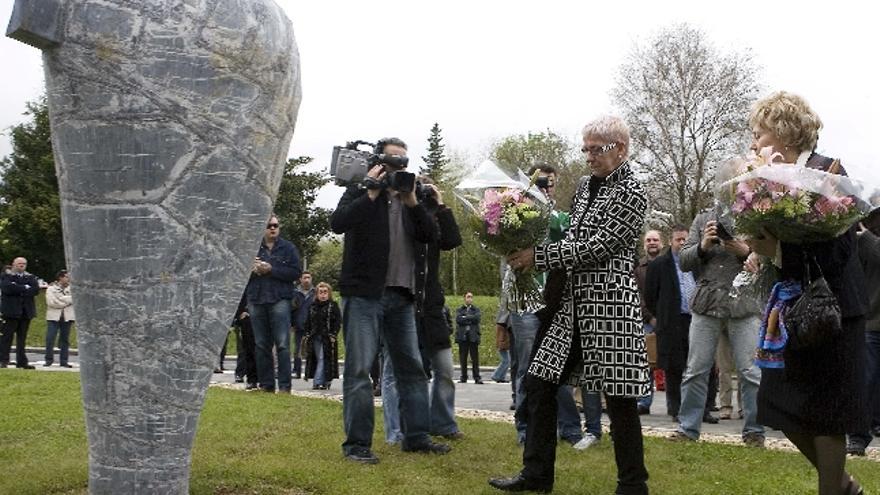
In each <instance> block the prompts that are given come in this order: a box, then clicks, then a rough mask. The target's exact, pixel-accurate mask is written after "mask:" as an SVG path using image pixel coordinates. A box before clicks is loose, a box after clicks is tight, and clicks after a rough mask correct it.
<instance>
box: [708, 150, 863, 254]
mask: <svg viewBox="0 0 880 495" xmlns="http://www.w3.org/2000/svg"><path fill="white" fill-rule="evenodd" d="M778 156H780V155H779V154H778V153H772V150H771V148H764V149H762V150H761V152H760V153H759V154H758V156H756V157H753V158H752V159H750V160H748V161H744V160H733V161H730V162H728V163H727V164H726V165H724V166H723V167H722V169H721V170H719V177H721V176H723V175H725V174H727V175H728V176H732V175H735V176H734V177H732V178H730V179H728V180H724V181H721V180H719V182H721V185H720V186H719V190H718V195H717V197H718V205H716V213H717V214H718V216H719V218H720V219H721V218H731V219H732V221H733V222H732V223H733V228H734V229H735V231H736V233H737V234H738V235H745V236H750V237H761V236H762V235H763V234H764V231H765V230H766V231H767V232H769V233H770V234H771V235H773V236H774V237H776V238H777V239H779V240H780V241H782V242H788V243H794V244H803V243H809V242H821V241H827V240H829V239H832V238H834V237H837V236H839V235H840V234H842V233H844V232H846V230H847V229H849V228H850V226H852V225H853V224H854V223H856V222H858V221H859V220H861V219H862V218H863V217H864V216H865V215H866V214H867V213H869V212H870V211H871V210H872V209H874V208H877V207H878V206H880V191H878V190H877V189H876V188H872V187H868V186H866V185H865V184H863V183H862V182H860V181H858V180H855V179H853V178H850V177H844V176H842V175H837V174H836V173H835V172H837V171H838V170H839V168H840V165H839V163H838V162H837V161H836V160H835V161H834V163H833V164H832V165H831V167H830V168H829V171H828V172H823V171H820V170H815V169H810V168H806V167H804V166H803V164H801V163H797V164H792V163H773V160H774V159H775V158H777V157H778ZM799 162H800V160H799ZM720 221H721V223H722V225H725V226H727V223H726V222H724V221H723V220H720ZM731 233H732V232H731Z"/></svg>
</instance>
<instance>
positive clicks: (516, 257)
mask: <svg viewBox="0 0 880 495" xmlns="http://www.w3.org/2000/svg"><path fill="white" fill-rule="evenodd" d="M507 264H508V265H510V267H511V268H513V269H514V270H516V271H518V272H523V271H525V270H528V269H529V268H531V267H533V266H535V248H528V249H523V250H522V251H517V252H515V253H513V254H511V255H509V256H508V257H507Z"/></svg>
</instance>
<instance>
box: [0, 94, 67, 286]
mask: <svg viewBox="0 0 880 495" xmlns="http://www.w3.org/2000/svg"><path fill="white" fill-rule="evenodd" d="M25 115H28V116H30V118H31V120H30V122H25V123H22V124H19V125H17V126H15V127H13V128H12V154H11V155H9V156H7V157H5V158H3V160H0V224H2V225H3V229H2V233H0V235H2V237H3V238H2V240H0V260H2V261H3V263H4V264H5V263H10V262H11V261H12V259H13V258H15V257H18V256H23V257H25V258H27V260H28V271H29V272H31V273H34V274H35V275H37V276H39V277H42V278H44V279H47V280H51V279H52V278H53V277H54V276H55V273H56V272H57V271H58V270H60V269H62V268H64V266H65V262H64V241H63V237H62V233H61V203H60V200H59V196H58V179H57V177H56V175H55V159H54V155H53V154H52V141H51V139H50V130H49V110H48V107H47V106H46V100H45V98H43V99H41V100H40V101H37V102H31V103H28V104H27V112H25Z"/></svg>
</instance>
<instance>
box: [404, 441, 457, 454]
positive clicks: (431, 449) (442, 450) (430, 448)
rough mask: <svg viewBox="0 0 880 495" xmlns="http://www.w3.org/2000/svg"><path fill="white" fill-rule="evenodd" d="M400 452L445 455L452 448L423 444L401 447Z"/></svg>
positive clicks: (436, 444) (443, 444)
mask: <svg viewBox="0 0 880 495" xmlns="http://www.w3.org/2000/svg"><path fill="white" fill-rule="evenodd" d="M401 450H403V451H404V452H422V453H425V454H447V453H449V451H450V450H452V447H450V446H449V445H446V444H445V443H435V442H425V443H422V444H418V445H403V446H401Z"/></svg>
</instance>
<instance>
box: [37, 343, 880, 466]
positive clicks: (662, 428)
mask: <svg viewBox="0 0 880 495" xmlns="http://www.w3.org/2000/svg"><path fill="white" fill-rule="evenodd" d="M29 350H30V349H29ZM28 359H29V360H30V363H31V364H33V365H34V366H35V367H36V371H48V372H78V371H79V363H78V356H76V355H73V354H72V355H71V356H70V364H72V365H73V368H70V369H67V368H60V367H59V366H58V363H57V361H56V363H55V364H54V365H52V366H51V367H48V368H47V367H43V366H42V364H43V355H42V352H39V353H37V352H34V353H31V352H29V353H28ZM56 360H57V355H56ZM224 367H225V368H226V369H227V370H233V369H234V368H235V361H234V359H227V360H226V362H225V363H224ZM456 369H457V367H456ZM492 371H493V368H483V377H484V378H483V380H484V384H482V385H477V384H475V383H473V381H469V382H468V383H457V384H456V394H455V406H456V414H457V415H460V416H465V417H475V418H482V419H488V420H492V421H503V422H509V423H513V411H511V410H510V405H511V388H510V383H495V382H493V381H492V380H491V378H488V377H490V376H491V375H492ZM22 372H24V371H22ZM456 376H457V375H456ZM211 385H212V386H221V387H225V388H232V389H239V390H244V384H240V383H235V375H234V373H233V372H232V371H225V372H223V373H215V374H214V375H212V378H211ZM292 389H293V393H294V394H296V395H302V396H309V397H322V398H327V399H331V400H340V401H341V400H342V380H341V379H339V380H334V381H333V384H332V386H331V388H330V389H329V390H312V385H311V381H306V380H302V379H301V380H293V381H292ZM376 402H377V405H381V398H377V401H376ZM665 413H666V394H665V392H655V393H654V404H653V405H652V406H651V414H648V415H643V416H641V420H642V429H643V430H644V432H645V434H646V435H651V436H667V435H668V434H669V433H671V432H672V431H673V430H674V429H675V426H676V425H675V424H674V423H673V422H672V419H671V418H670V417H669V416H667V415H666V414H665ZM715 414H716V415H717V413H715ZM602 423H603V425H604V427H605V428H606V429H607V427H608V416H605V415H603V418H602ZM742 427H743V420H741V419H731V420H722V421H719V423H718V424H714V425H713V424H705V423H704V424H703V429H702V436H701V439H702V440H706V441H713V442H723V443H733V444H740V445H741V442H740V438H741V432H742ZM766 435H767V446H768V447H771V448H781V449H792V448H793V446H792V445H791V444H790V443H789V442H788V441H787V440H785V439H784V436H783V435H782V433H781V432H778V431H775V430H767V432H766ZM511 438H515V437H514V434H513V431H511ZM868 457H869V458H871V459H873V460H877V461H880V440H877V441H875V442H873V443H872V446H871V447H869V449H868Z"/></svg>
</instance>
